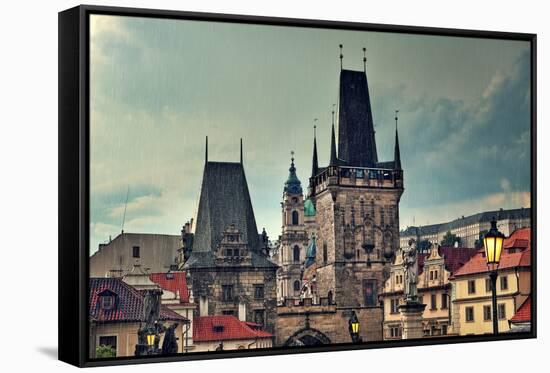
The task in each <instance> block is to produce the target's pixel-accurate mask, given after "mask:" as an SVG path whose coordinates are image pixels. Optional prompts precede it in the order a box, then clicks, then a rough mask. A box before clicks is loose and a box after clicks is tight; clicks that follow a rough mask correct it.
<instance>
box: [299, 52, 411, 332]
mask: <svg viewBox="0 0 550 373" xmlns="http://www.w3.org/2000/svg"><path fill="white" fill-rule="evenodd" d="M364 61H366V59H364ZM332 117H333V120H332V136H331V143H330V160H329V164H328V166H326V167H319V166H318V164H317V163H318V162H317V144H316V139H314V150H313V162H312V163H313V165H312V175H311V178H310V180H309V199H310V200H311V201H312V202H313V204H314V206H315V209H316V214H315V218H316V222H317V224H318V227H319V229H318V233H317V248H318V249H317V254H316V264H317V291H318V293H319V296H320V297H327V295H329V294H330V296H331V297H333V299H334V302H335V304H336V305H337V307H338V308H340V309H353V310H356V311H357V313H358V316H359V318H360V319H361V317H365V318H366V317H368V320H360V321H361V322H362V323H363V324H362V325H366V327H369V325H372V327H373V328H374V327H377V328H380V325H378V326H376V325H377V323H379V322H380V321H381V318H382V313H381V310H380V312H378V311H377V312H373V311H374V308H375V307H380V306H379V302H378V299H377V298H378V297H377V295H378V294H379V293H380V292H381V291H382V289H383V286H384V280H385V277H386V276H387V272H388V270H389V265H390V259H391V258H392V257H393V255H394V252H395V250H396V249H397V248H398V245H399V200H400V198H401V195H402V193H403V171H402V169H401V160H400V152H399V142H398V138H397V136H398V135H397V126H396V133H395V136H396V137H395V153H394V160H393V161H390V162H379V161H378V155H377V151H376V141H375V132H374V124H373V116H372V110H371V103H370V96H369V87H368V81H367V74H366V64H365V70H364V71H352V70H346V69H341V72H340V94H339V107H338V115H337V117H338V148H337V147H336V144H337V142H336V134H335V123H334V121H335V113H334V112H333V115H332ZM396 124H397V117H396ZM367 309H371V310H370V311H369V312H361V310H367ZM378 317H379V318H380V320H376V319H377V318H378ZM380 333H381V330H380ZM376 337H377V336H376V335H374V336H372V338H376ZM380 339H381V334H380Z"/></svg>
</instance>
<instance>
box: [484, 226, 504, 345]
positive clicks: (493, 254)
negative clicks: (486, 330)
mask: <svg viewBox="0 0 550 373" xmlns="http://www.w3.org/2000/svg"><path fill="white" fill-rule="evenodd" d="M503 243H504V235H503V234H502V233H501V232H499V230H498V229H497V222H496V220H495V219H494V218H493V220H492V221H491V229H490V230H489V232H487V233H486V234H485V236H484V237H483V245H484V246H485V259H486V260H487V269H488V270H489V279H490V280H491V293H492V300H493V306H492V307H493V334H495V335H496V334H498V312H497V277H498V266H499V264H500V254H501V253H502V244H503Z"/></svg>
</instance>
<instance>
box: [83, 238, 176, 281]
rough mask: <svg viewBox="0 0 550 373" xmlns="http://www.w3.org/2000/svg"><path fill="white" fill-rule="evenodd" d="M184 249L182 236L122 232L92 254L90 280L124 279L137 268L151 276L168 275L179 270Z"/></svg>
mask: <svg viewBox="0 0 550 373" xmlns="http://www.w3.org/2000/svg"><path fill="white" fill-rule="evenodd" d="M181 245H182V244H181V237H180V236H178V235H168V234H149V233H127V232H122V233H121V234H119V235H118V236H116V237H115V238H114V239H113V240H109V243H106V244H100V245H99V249H98V250H97V251H96V252H95V253H94V254H92V256H91V257H90V277H122V276H124V275H125V274H126V273H128V272H131V271H132V270H133V269H134V266H136V265H138V266H141V268H143V269H144V270H145V271H147V272H167V271H169V270H170V269H171V268H172V269H173V268H175V264H176V257H177V253H178V250H179V249H180V248H181Z"/></svg>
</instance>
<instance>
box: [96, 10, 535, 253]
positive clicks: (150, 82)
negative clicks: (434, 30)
mask: <svg viewBox="0 0 550 373" xmlns="http://www.w3.org/2000/svg"><path fill="white" fill-rule="evenodd" d="M91 31H92V32H91V39H92V43H91V44H92V48H91V145H92V149H91V157H92V162H91V191H92V200H91V205H92V206H91V209H92V216H91V219H92V237H91V250H92V251H93V250H95V248H96V247H97V243H98V242H101V241H103V240H105V239H107V238H108V235H110V234H112V235H114V234H116V233H117V232H118V231H119V230H120V222H121V218H122V217H121V210H120V209H121V206H123V204H124V200H125V194H126V188H127V186H128V185H130V193H131V195H130V201H129V203H128V211H127V212H128V214H127V221H126V229H127V230H128V231H144V232H160V233H173V234H177V232H179V229H180V227H181V225H182V224H183V223H184V222H185V221H186V220H187V219H189V218H190V217H192V216H193V214H194V212H195V210H196V201H197V196H198V193H199V188H200V180H201V176H202V167H203V164H204V137H205V136H206V135H208V136H209V139H210V148H209V158H210V159H215V160H222V161H223V160H226V161H236V160H238V157H239V153H238V151H239V150H238V146H239V145H238V144H239V138H241V137H243V138H244V147H245V168H246V172H247V180H248V182H249V186H250V192H251V195H252V202H253V206H254V208H255V214H256V219H257V221H258V226H259V227H263V226H265V227H266V228H267V229H268V233H269V234H270V235H271V236H272V237H276V236H277V235H278V234H279V233H280V206H279V202H280V198H281V195H282V187H283V183H284V181H285V179H286V177H287V175H288V165H289V158H290V156H289V153H290V150H295V152H296V155H295V157H296V165H297V168H298V175H299V177H300V179H301V180H302V183H303V184H304V188H305V186H306V185H305V184H307V180H308V177H309V170H310V167H311V163H310V162H311V150H312V126H313V118H318V119H319V120H318V122H317V125H318V132H317V134H318V146H319V159H320V162H321V163H322V164H324V163H326V162H327V161H328V150H329V146H328V145H329V133H330V110H331V105H332V104H333V103H336V100H337V92H338V69H339V61H338V48H337V45H338V44H339V43H341V42H342V43H344V46H345V47H344V55H345V57H344V64H345V66H346V67H347V68H352V69H361V68H362V62H361V59H362V52H361V48H362V47H363V46H367V47H368V55H369V60H368V77H369V84H370V93H371V98H372V103H373V111H374V119H375V123H376V131H377V135H376V136H377V145H378V149H379V157H380V158H381V159H382V160H391V159H392V158H393V142H394V132H393V131H394V123H393V110H394V109H395V108H399V109H400V118H401V119H400V143H401V150H402V151H401V155H402V162H403V165H404V168H405V178H406V191H405V194H404V196H403V199H402V203H401V219H402V225H406V224H410V223H411V222H412V217H413V216H416V217H417V222H419V221H421V220H426V219H427V218H428V217H429V219H433V220H432V222H434V221H437V219H444V218H446V217H447V216H448V215H449V214H450V216H451V217H454V216H455V215H456V216H459V215H463V214H467V213H469V211H470V210H475V209H477V210H481V209H483V208H485V207H489V206H493V205H495V204H503V205H505V204H506V203H513V204H521V203H524V202H525V200H528V198H526V197H525V194H524V192H526V191H527V190H528V186H529V135H530V134H529V100H530V97H529V58H528V54H527V51H528V44H527V43H522V42H515V41H498V40H485V39H468V38H449V37H435V36H421V35H403V34H386V33H365V32H354V31H339V30H319V29H301V28H283V27H271V26H253V25H239V24H220V23H218V24H216V23H203V22H186V21H176V20H155V19H149V18H148V19H140V18H135V17H132V18H122V17H107V16H97V17H96V16H94V17H93V19H92V29H91ZM487 139H490V141H491V145H490V146H488V145H487ZM507 196H508V197H507ZM527 197H528V196H527ZM510 201H511V202H510ZM503 207H507V206H503ZM449 209H451V210H452V211H451V212H449V211H448V210H449ZM477 210H476V211H477Z"/></svg>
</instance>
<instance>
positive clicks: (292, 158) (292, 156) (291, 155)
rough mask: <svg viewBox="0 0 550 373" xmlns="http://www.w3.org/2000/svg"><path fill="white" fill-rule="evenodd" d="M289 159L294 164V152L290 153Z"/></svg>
mask: <svg viewBox="0 0 550 373" xmlns="http://www.w3.org/2000/svg"><path fill="white" fill-rule="evenodd" d="M290 159H291V160H292V162H294V150H291V151H290Z"/></svg>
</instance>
